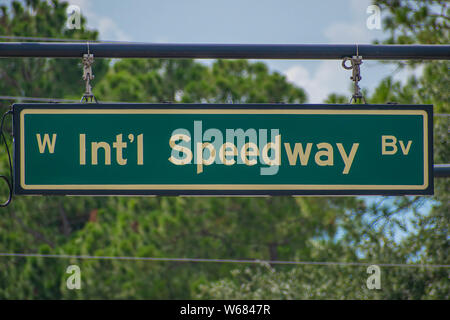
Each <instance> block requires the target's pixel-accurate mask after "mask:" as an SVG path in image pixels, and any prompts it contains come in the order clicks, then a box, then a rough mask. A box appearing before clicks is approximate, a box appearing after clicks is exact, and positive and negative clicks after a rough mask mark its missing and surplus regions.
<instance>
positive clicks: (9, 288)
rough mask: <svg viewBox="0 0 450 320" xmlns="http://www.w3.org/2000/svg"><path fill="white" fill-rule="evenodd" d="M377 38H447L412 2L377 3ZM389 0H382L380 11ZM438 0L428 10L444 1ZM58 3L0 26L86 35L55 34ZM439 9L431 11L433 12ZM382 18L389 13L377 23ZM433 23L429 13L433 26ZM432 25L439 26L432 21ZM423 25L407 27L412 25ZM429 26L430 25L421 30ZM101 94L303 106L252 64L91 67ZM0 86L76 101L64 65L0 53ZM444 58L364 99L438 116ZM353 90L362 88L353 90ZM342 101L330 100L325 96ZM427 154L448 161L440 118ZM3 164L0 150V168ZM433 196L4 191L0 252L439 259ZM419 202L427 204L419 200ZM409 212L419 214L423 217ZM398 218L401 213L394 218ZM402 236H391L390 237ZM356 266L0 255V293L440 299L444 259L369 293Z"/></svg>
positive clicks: (444, 294) (0, 190)
mask: <svg viewBox="0 0 450 320" xmlns="http://www.w3.org/2000/svg"><path fill="white" fill-rule="evenodd" d="M378 3H379V4H380V5H381V6H382V10H383V16H385V17H386V19H387V22H386V21H385V24H386V26H387V30H388V31H390V32H391V38H389V39H388V41H391V42H393V43H413V42H414V43H415V42H424V43H425V41H428V40H429V39H431V40H430V43H448V26H447V24H446V22H445V23H444V22H439V21H440V20H439V19H438V18H437V17H436V19H434V18H433V16H431V17H430V12H433V10H436V5H439V4H438V3H437V2H436V5H435V6H428V5H426V3H425V2H423V1H419V2H417V4H415V6H418V7H420V9H418V10H413V9H411V8H412V6H413V4H410V2H400V1H379V2H378ZM388 4H389V6H387V5H388ZM445 5H446V4H445V3H444V2H442V4H441V7H442V8H444V9H445V8H446V7H445ZM66 6H67V4H66V3H63V2H55V3H54V4H53V6H51V5H48V4H47V2H46V1H38V0H35V1H26V2H25V5H23V4H21V3H19V2H13V3H12V4H11V8H10V9H7V8H6V7H2V8H1V13H0V31H1V32H2V34H12V35H20V36H46V37H57V38H63V37H64V38H76V39H88V38H89V39H95V38H96V37H97V32H96V31H89V30H86V29H85V27H84V25H85V24H84V23H85V20H84V18H83V19H82V25H83V27H82V29H81V30H76V31H75V30H66V29H64V23H65V19H66V18H65V8H66ZM446 10H447V9H445V10H444V11H442V12H444V13H445V12H447V11H446ZM389 19H390V20H389ZM438 20H439V21H438ZM444 21H448V20H445V19H444ZM417 23H420V24H423V27H421V28H417V26H414V24H417ZM433 28H438V29H439V31H436V32H434V31H432V30H433ZM94 73H95V75H96V83H95V85H94V93H95V94H96V95H97V97H98V98H100V100H101V101H111V100H114V101H134V102H188V103H190V102H200V103H203V102H208V103H269V102H271V103H273V102H284V103H304V102H305V101H306V94H305V92H304V91H303V90H302V89H301V88H297V87H295V86H294V85H292V84H290V83H288V82H287V81H286V79H285V77H284V76H282V75H281V74H279V73H276V72H269V70H268V68H267V66H266V65H265V64H263V63H260V62H257V63H252V62H249V61H245V60H232V61H229V60H217V61H215V62H214V63H213V64H212V65H210V66H206V65H204V64H201V63H199V62H196V61H194V60H161V59H126V60H119V61H114V63H112V64H108V61H106V60H100V59H97V60H96V63H95V65H94ZM0 77H1V79H2V81H0V90H2V92H5V93H8V95H27V96H44V97H48V96H51V97H61V98H64V97H73V96H80V95H81V91H82V84H81V81H74V79H80V78H81V68H80V67H79V66H77V65H76V62H74V61H73V60H58V59H3V60H2V61H0ZM448 83H449V81H448V63H446V62H433V63H430V64H427V65H426V66H425V67H424V73H423V76H421V77H418V78H417V77H415V78H414V77H413V78H411V79H410V80H409V81H408V82H407V83H406V84H405V85H403V84H401V83H400V82H395V81H393V79H392V78H387V79H385V80H383V81H382V82H381V83H380V85H379V86H378V88H377V89H376V91H375V93H374V94H373V95H372V96H370V97H368V100H370V102H371V103H385V102H388V101H390V102H398V103H411V104H412V103H433V104H434V105H435V111H436V112H441V113H444V112H445V113H448V112H449V105H448V102H449V99H448V90H447V87H448ZM366 96H367V95H366ZM347 101H348V98H345V97H343V96H339V95H330V96H329V97H328V99H327V101H326V102H327V103H346V102H347ZM435 124H436V125H435V131H434V138H435V141H436V143H435V162H436V163H448V162H449V161H450V154H449V152H450V146H449V141H450V140H449V139H448V132H447V130H448V127H450V123H449V118H448V117H447V118H444V117H441V118H437V119H435ZM7 166H8V164H7V159H6V155H5V154H4V153H2V154H0V171H1V172H6V170H7ZM435 188H436V195H435V197H433V198H431V197H427V198H425V197H380V198H375V199H373V198H371V200H370V201H368V200H364V199H360V198H349V197H337V198H326V197H320V198H319V197H297V198H294V197H268V198H237V197H236V198H232V197H225V198H215V197H210V198H201V197H198V198H196V197H155V198H145V197H95V198H91V197H16V198H15V199H14V201H13V203H12V204H11V205H10V206H9V207H8V208H6V209H2V210H1V218H0V252H16V253H23V252H30V253H43V254H47V253H51V254H68V255H97V256H106V257H121V256H134V257H165V258H175V257H186V258H216V259H260V260H295V261H341V262H364V263H424V264H425V263H426V264H447V265H448V264H450V261H449V260H450V259H449V255H448V248H449V247H450V246H449V240H448V230H449V229H448V227H449V212H450V208H449V205H450V198H449V197H450V195H449V194H450V192H449V190H450V186H449V181H448V179H440V180H436V184H435ZM0 194H1V195H5V194H6V187H5V185H4V184H1V185H0ZM430 208H431V209H430ZM423 211H429V212H426V213H424V212H423ZM405 215H408V216H407V219H405ZM400 232H403V233H404V234H405V235H404V237H403V238H400V237H399V233H400ZM70 264H77V265H79V266H80V268H81V278H82V289H81V290H68V289H67V288H66V280H67V278H68V274H66V268H67V266H69V265H70ZM367 277H368V274H367V272H366V267H361V266H335V265H328V266H319V265H313V266H306V265H302V266H292V265H287V266H283V265H278V264H273V265H250V266H243V265H239V264H232V263H192V262H190V263H188V262H161V261H137V260H113V259H107V260H95V259H75V258H72V259H53V258H19V257H14V258H12V257H0V298H3V299H80V298H85V299H99V298H111V299H128V298H130V299H131V298H133V299H161V298H168V299H171V298H172V299H173V298H176V299H182V298H214V299H217V298H220V299H222V298H223V299H237V298H238V299H254V298H255V299H311V298H314V299H348V298H355V299H415V298H417V299H448V298H449V292H450V290H449V289H450V288H449V282H448V269H446V268H434V269H430V268H428V269H425V268H411V267H410V268H404V267H403V268H399V267H382V275H381V281H382V282H381V285H382V289H381V290H368V289H367V287H366V285H365V283H366V279H367Z"/></svg>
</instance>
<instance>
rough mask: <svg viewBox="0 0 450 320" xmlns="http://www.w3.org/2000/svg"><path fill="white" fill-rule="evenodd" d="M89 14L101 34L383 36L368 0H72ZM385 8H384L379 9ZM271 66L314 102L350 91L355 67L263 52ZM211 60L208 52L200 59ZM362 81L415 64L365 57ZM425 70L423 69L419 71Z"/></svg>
mask: <svg viewBox="0 0 450 320" xmlns="http://www.w3.org/2000/svg"><path fill="white" fill-rule="evenodd" d="M69 2H70V3H71V4H74V5H78V6H79V7H80V9H81V13H82V14H83V15H85V16H86V17H87V18H88V27H89V28H95V29H97V30H99V31H100V38H101V39H102V40H122V41H139V42H164V43H294V44H295V43H299V44H304V43H330V44H337V43H349V44H354V43H358V44H363V43H371V42H372V41H373V40H375V39H382V38H384V37H385V35H384V34H383V32H382V31H381V30H376V29H373V30H369V29H368V28H367V26H366V21H367V19H368V17H369V16H370V14H369V13H367V12H366V10H367V7H368V6H369V5H370V4H371V1H370V0H320V1H317V0H316V1H312V0H240V1H238V0H226V1H225V0H222V1H218V0H189V1H182V0H165V1H161V0H160V1H154V0H147V1H145V0H128V1H118V0H69ZM381 16H383V12H381ZM264 61H265V62H266V63H267V64H268V65H269V67H270V69H271V70H272V71H278V72H280V73H282V74H284V75H286V76H287V78H288V80H289V81H290V82H293V83H295V84H296V85H298V86H300V87H302V88H304V89H305V90H306V92H307V94H308V102H310V103H320V102H323V100H324V99H325V98H326V96H327V95H328V94H329V93H332V92H336V93H341V94H345V95H347V96H348V97H349V98H350V95H351V94H350V85H351V82H350V79H349V78H350V75H351V74H350V73H351V72H350V71H347V70H344V69H343V68H342V67H341V61H337V60H330V61H320V60H264ZM202 62H203V63H207V64H208V63H211V61H210V60H202ZM361 72H362V81H361V86H362V87H363V88H367V89H369V92H372V91H373V89H374V88H375V86H376V85H377V83H379V81H380V80H381V79H382V78H384V77H386V76H388V75H393V76H394V77H395V78H396V79H399V80H403V81H404V80H405V79H406V78H407V76H408V75H409V74H410V73H411V71H401V72H398V71H397V72H396V65H394V64H381V63H380V62H376V61H365V62H364V64H363V65H362V69H361ZM415 72H416V73H419V72H420V70H417V71H415Z"/></svg>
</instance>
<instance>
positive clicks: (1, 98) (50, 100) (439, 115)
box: [0, 96, 450, 117]
mask: <svg viewBox="0 0 450 320" xmlns="http://www.w3.org/2000/svg"><path fill="white" fill-rule="evenodd" d="M0 100H23V101H43V102H69V103H70V102H75V103H79V102H80V101H79V100H73V99H60V98H39V97H19V96H0ZM103 103H136V102H132V101H103ZM434 116H436V117H450V113H435V114H434Z"/></svg>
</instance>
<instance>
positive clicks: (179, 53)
mask: <svg viewBox="0 0 450 320" xmlns="http://www.w3.org/2000/svg"><path fill="white" fill-rule="evenodd" d="M89 49H90V53H92V54H94V56H95V57H96V58H204V59H216V58H223V59H315V60H323V59H337V60H341V59H343V58H345V57H352V56H354V55H356V54H357V53H358V54H359V55H360V56H362V57H363V58H364V60H430V59H436V60H449V59H450V45H370V44H360V45H356V44H346V45H334V44H162V43H133V42H129V43H92V42H89ZM86 52H87V42H86V43H80V42H77V43H68V42H65V43H54V42H52V43H48V42H0V57H22V58H23V57H48V58H81V57H83V54H85V53H86Z"/></svg>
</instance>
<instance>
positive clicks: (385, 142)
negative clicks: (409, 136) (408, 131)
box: [381, 136, 412, 156]
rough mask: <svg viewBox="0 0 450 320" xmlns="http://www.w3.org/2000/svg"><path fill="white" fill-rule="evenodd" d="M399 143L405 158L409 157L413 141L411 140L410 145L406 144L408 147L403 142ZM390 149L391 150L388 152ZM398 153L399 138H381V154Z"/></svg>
mask: <svg viewBox="0 0 450 320" xmlns="http://www.w3.org/2000/svg"><path fill="white" fill-rule="evenodd" d="M398 143H399V144H400V148H401V149H402V153H403V154H404V155H405V156H406V155H408V153H409V150H410V149H411V145H412V140H409V141H408V143H407V144H406V146H405V144H404V143H403V141H402V140H399V141H398ZM388 147H390V148H391V150H387V148H388ZM397 151H398V148H397V138H396V137H395V136H381V154H382V155H392V154H396V153H397Z"/></svg>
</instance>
